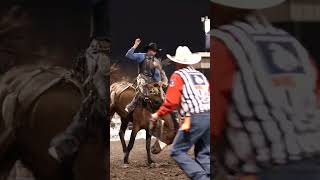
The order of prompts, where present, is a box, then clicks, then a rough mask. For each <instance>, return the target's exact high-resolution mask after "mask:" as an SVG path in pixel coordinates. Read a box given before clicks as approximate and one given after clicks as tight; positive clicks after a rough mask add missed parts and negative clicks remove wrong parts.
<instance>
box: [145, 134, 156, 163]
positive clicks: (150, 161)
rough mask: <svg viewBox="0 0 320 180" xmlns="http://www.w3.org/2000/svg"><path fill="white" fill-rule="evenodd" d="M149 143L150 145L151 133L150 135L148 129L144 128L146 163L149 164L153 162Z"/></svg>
mask: <svg viewBox="0 0 320 180" xmlns="http://www.w3.org/2000/svg"><path fill="white" fill-rule="evenodd" d="M150 145H151V135H150V132H149V129H146V150H147V156H148V164H149V165H150V164H152V163H154V161H153V160H152V158H151V153H150Z"/></svg>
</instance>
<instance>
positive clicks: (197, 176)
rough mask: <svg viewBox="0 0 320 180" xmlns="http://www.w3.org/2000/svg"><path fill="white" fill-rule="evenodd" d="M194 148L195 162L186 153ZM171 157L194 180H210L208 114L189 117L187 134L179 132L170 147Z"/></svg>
mask: <svg viewBox="0 0 320 180" xmlns="http://www.w3.org/2000/svg"><path fill="white" fill-rule="evenodd" d="M193 145H195V147H194V154H195V160H193V159H192V157H190V156H189V155H188V154H187V153H188V151H189V150H190V149H191V147H192V146H193ZM171 157H172V158H173V159H174V160H175V161H176V162H177V163H178V165H179V166H180V168H181V169H182V170H183V171H184V172H185V173H186V174H187V175H188V176H189V177H190V178H191V179H194V180H209V179H210V114H209V113H208V112H206V113H199V114H194V115H191V129H190V131H189V132H188V133H186V132H184V131H181V130H179V131H178V133H177V135H176V137H175V139H174V141H173V145H172V149H171Z"/></svg>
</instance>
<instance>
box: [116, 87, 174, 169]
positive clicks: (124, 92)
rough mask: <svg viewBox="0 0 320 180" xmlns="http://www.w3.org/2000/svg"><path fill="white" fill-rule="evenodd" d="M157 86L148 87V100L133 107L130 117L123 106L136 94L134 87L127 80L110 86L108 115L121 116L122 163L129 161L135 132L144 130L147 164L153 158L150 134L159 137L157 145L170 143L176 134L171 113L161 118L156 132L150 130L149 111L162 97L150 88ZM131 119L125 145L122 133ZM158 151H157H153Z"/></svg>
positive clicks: (159, 102)
mask: <svg viewBox="0 0 320 180" xmlns="http://www.w3.org/2000/svg"><path fill="white" fill-rule="evenodd" d="M153 85H154V84H153ZM154 88H157V87H154V86H151V87H150V88H149V89H150V91H151V92H150V96H149V97H148V98H149V101H147V102H140V104H139V105H138V106H137V107H136V108H135V110H134V112H133V116H132V119H130V118H128V117H127V116H128V113H127V112H126V111H125V107H126V106H127V104H129V103H130V102H131V100H132V99H133V97H134V95H135V94H136V91H135V88H134V87H133V86H132V84H131V83H128V82H123V81H122V82H116V83H113V84H112V85H111V87H110V93H111V99H110V100H111V105H110V115H111V118H112V116H113V114H114V113H117V114H118V115H119V116H120V118H121V127H120V132H119V136H120V140H121V143H122V148H123V152H124V153H125V157H124V163H125V164H128V163H129V160H128V159H129V154H130V151H131V150H132V148H133V145H134V141H135V138H136V135H137V133H138V132H139V131H140V130H141V129H144V130H145V131H146V151H147V158H148V164H151V163H153V160H152V158H151V154H150V143H151V134H153V135H156V136H157V137H158V138H159V139H158V140H157V141H156V143H157V145H158V143H159V141H161V142H162V144H171V143H172V141H173V139H174V137H175V134H176V129H177V128H176V127H177V126H176V125H175V122H174V121H173V119H172V118H171V115H167V116H165V117H164V118H163V121H162V122H163V123H160V124H159V126H157V128H156V130H155V131H158V132H159V133H156V132H154V131H153V132H150V129H149V125H150V117H151V111H152V110H154V109H157V108H158V107H159V106H160V105H161V103H162V101H163V100H162V98H161V94H160V92H157V93H154V91H153V90H152V89H154ZM130 120H132V123H133V128H132V133H131V136H130V141H129V144H128V146H127V145H126V142H125V140H124V134H125V131H126V129H127V127H128V123H129V121H130ZM155 153H158V152H155Z"/></svg>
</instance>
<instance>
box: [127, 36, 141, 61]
mask: <svg viewBox="0 0 320 180" xmlns="http://www.w3.org/2000/svg"><path fill="white" fill-rule="evenodd" d="M140 43H141V40H140V39H139V38H138V39H136V40H135V41H134V45H133V46H132V48H131V49H129V51H128V52H127V54H126V57H127V58H129V59H131V60H134V61H136V62H137V63H140V62H142V61H143V60H144V57H145V53H135V52H134V51H135V50H136V49H137V48H138V46H139V45H140Z"/></svg>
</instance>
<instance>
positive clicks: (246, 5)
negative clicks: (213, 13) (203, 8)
mask: <svg viewBox="0 0 320 180" xmlns="http://www.w3.org/2000/svg"><path fill="white" fill-rule="evenodd" d="M285 1H286V0H211V2H213V3H216V4H220V5H223V6H229V7H233V8H239V9H264V8H269V7H273V6H276V5H279V4H281V3H283V2H285Z"/></svg>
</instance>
